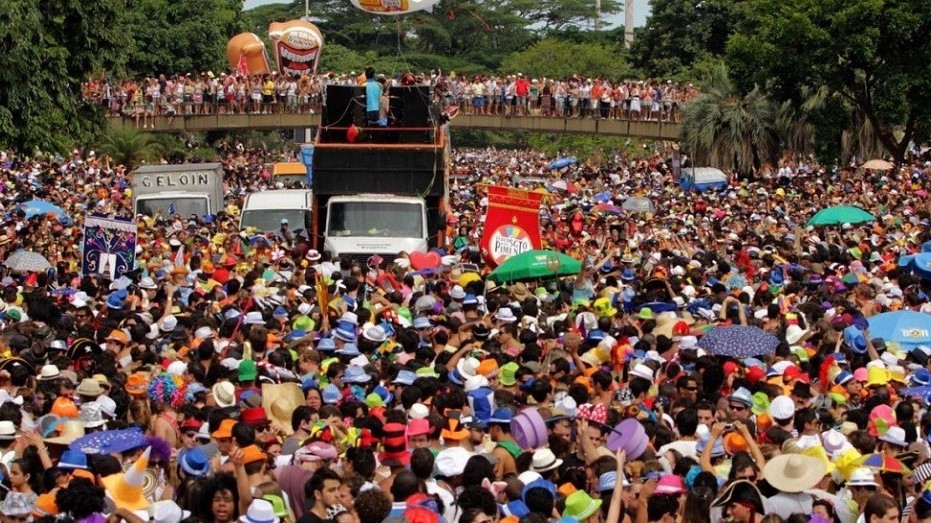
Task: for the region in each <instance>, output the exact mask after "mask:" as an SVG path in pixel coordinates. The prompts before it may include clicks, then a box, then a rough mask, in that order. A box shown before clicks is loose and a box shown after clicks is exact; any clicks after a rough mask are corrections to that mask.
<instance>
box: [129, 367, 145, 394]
mask: <svg viewBox="0 0 931 523" xmlns="http://www.w3.org/2000/svg"><path fill="white" fill-rule="evenodd" d="M148 386H149V379H148V378H147V377H146V375H145V374H143V373H141V372H135V373H133V374H130V375H129V377H127V378H126V384H125V385H123V388H124V389H125V390H126V392H128V393H129V394H131V395H133V396H144V395H145V393H146V387H148Z"/></svg>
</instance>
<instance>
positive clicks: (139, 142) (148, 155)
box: [97, 129, 173, 169]
mask: <svg viewBox="0 0 931 523" xmlns="http://www.w3.org/2000/svg"><path fill="white" fill-rule="evenodd" d="M168 148H169V144H168V143H167V142H166V143H163V144H160V143H159V142H158V141H156V139H155V138H154V137H153V136H152V135H151V134H150V133H142V132H139V131H136V130H133V129H126V130H124V129H111V130H109V131H107V132H106V133H104V134H103V136H101V138H100V141H99V142H98V144H97V149H98V150H99V151H100V153H101V154H104V155H107V156H109V157H110V158H112V159H113V161H114V162H115V163H116V164H117V165H120V164H122V165H125V166H127V167H129V168H130V169H135V168H136V167H138V166H139V165H140V164H142V163H144V162H151V161H154V160H158V159H159V158H160V157H161V156H162V153H164V152H166V150H168ZM172 149H173V147H172ZM169 154H170V153H169Z"/></svg>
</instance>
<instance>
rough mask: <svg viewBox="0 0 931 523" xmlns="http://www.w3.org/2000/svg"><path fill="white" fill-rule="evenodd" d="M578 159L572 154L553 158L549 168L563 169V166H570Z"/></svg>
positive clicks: (553, 169) (552, 169)
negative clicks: (566, 156)
mask: <svg viewBox="0 0 931 523" xmlns="http://www.w3.org/2000/svg"><path fill="white" fill-rule="evenodd" d="M577 161H578V160H576V159H575V157H573V156H570V157H569V158H557V159H556V160H553V161H552V162H551V163H550V165H549V170H551V171H555V170H556V169H562V168H563V167H569V166H570V165H573V164H575V163H576V162H577Z"/></svg>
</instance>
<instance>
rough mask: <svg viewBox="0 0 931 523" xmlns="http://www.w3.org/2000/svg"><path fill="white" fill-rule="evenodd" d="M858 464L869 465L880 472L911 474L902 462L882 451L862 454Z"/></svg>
mask: <svg viewBox="0 0 931 523" xmlns="http://www.w3.org/2000/svg"><path fill="white" fill-rule="evenodd" d="M860 466H861V467H870V468H872V469H876V470H879V471H882V472H891V473H893V474H911V472H912V471H911V469H909V468H908V467H906V466H905V464H904V463H902V462H901V461H899V460H898V459H896V458H894V457H892V456H890V455H888V454H886V453H883V452H876V453H873V454H867V455H866V456H863V457H862V458H860Z"/></svg>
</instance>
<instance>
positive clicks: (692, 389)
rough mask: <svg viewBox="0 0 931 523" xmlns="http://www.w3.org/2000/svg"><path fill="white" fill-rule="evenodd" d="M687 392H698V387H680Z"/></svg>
mask: <svg viewBox="0 0 931 523" xmlns="http://www.w3.org/2000/svg"><path fill="white" fill-rule="evenodd" d="M682 388H683V389H685V390H687V391H689V392H698V387H682Z"/></svg>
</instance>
